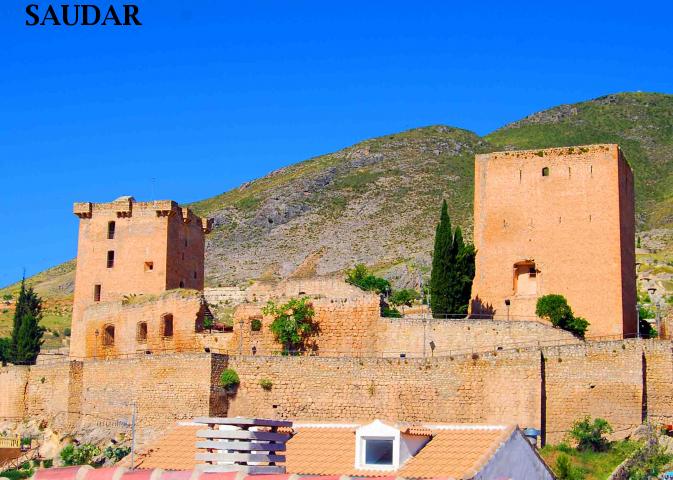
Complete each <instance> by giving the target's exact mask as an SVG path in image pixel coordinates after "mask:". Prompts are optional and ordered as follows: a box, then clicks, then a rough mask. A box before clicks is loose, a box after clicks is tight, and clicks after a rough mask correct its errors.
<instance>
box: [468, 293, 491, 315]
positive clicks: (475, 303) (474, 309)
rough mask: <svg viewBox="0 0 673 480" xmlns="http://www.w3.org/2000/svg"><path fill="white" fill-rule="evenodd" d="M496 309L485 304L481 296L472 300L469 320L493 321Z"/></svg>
mask: <svg viewBox="0 0 673 480" xmlns="http://www.w3.org/2000/svg"><path fill="white" fill-rule="evenodd" d="M494 315H495V309H494V308H493V305H491V304H490V303H484V302H483V301H482V300H481V298H479V295H477V296H476V297H474V298H473V299H472V300H470V315H469V317H468V318H474V319H480V318H483V319H487V320H493V316H494Z"/></svg>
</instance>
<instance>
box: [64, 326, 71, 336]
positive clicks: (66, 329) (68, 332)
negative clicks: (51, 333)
mask: <svg viewBox="0 0 673 480" xmlns="http://www.w3.org/2000/svg"><path fill="white" fill-rule="evenodd" d="M71 333H72V331H71V330H70V327H65V328H64V329H63V336H65V337H69V336H70V334H71Z"/></svg>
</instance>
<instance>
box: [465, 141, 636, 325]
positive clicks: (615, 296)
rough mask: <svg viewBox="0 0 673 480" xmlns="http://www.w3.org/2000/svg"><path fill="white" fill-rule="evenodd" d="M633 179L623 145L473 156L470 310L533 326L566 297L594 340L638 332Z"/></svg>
mask: <svg viewBox="0 0 673 480" xmlns="http://www.w3.org/2000/svg"><path fill="white" fill-rule="evenodd" d="M634 237H635V210H634V192H633V174H632V172H631V168H630V167H629V165H628V163H627V162H626V160H625V159H624V156H623V155H622V152H621V150H620V149H619V147H618V146H617V145H590V146H581V147H566V148H550V149H545V150H528V151H511V152H497V153H490V154H485V155H477V156H476V160H475V192H474V241H475V246H476V248H477V260H476V275H475V279H474V283H473V286H472V305H471V308H472V311H473V312H474V313H479V312H482V313H489V314H493V316H494V317H495V318H498V319H512V320H528V319H531V320H534V319H535V306H536V302H537V299H538V298H539V297H540V296H542V295H546V294H550V293H558V294H561V295H564V296H565V297H566V298H567V300H568V303H569V304H570V306H571V307H572V308H573V311H574V312H575V314H576V315H578V316H582V317H585V318H586V319H587V320H588V321H589V322H590V326H589V331H588V334H589V335H594V336H595V335H622V334H625V335H633V334H635V333H636V321H637V320H636V318H637V317H636V283H635V280H636V271H635V243H634Z"/></svg>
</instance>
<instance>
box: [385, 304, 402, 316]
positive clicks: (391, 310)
mask: <svg viewBox="0 0 673 480" xmlns="http://www.w3.org/2000/svg"><path fill="white" fill-rule="evenodd" d="M381 316H382V317H388V318H402V314H401V313H400V311H399V310H398V309H396V308H395V307H389V306H388V305H384V306H383V308H381Z"/></svg>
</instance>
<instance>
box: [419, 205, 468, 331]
mask: <svg viewBox="0 0 673 480" xmlns="http://www.w3.org/2000/svg"><path fill="white" fill-rule="evenodd" d="M475 256H476V251H475V249H474V245H472V244H469V243H468V244H466V243H465V241H464V240H463V232H462V231H461V229H460V227H456V229H455V231H454V230H452V228H451V219H450V218H449V213H448V207H447V204H446V200H444V201H443V202H442V213H441V215H440V219H439V224H438V225H437V230H436V231H435V248H434V252H433V256H432V274H431V277H430V307H431V308H432V312H433V315H434V316H435V317H436V318H442V317H445V316H446V315H447V314H465V313H467V307H468V303H469V301H470V294H471V290H472V280H473V278H474V260H475Z"/></svg>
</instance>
